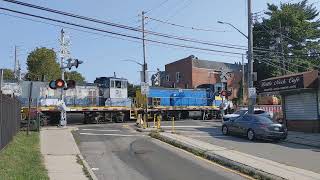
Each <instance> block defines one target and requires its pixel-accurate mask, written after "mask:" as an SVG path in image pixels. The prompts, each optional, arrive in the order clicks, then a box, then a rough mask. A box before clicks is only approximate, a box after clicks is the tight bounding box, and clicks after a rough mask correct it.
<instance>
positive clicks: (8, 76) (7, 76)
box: [3, 69, 15, 80]
mask: <svg viewBox="0 0 320 180" xmlns="http://www.w3.org/2000/svg"><path fill="white" fill-rule="evenodd" d="M14 79H15V78H14V74H13V71H12V70H11V69H3V80H14Z"/></svg>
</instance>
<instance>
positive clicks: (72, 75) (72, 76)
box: [64, 71, 85, 84]
mask: <svg viewBox="0 0 320 180" xmlns="http://www.w3.org/2000/svg"><path fill="white" fill-rule="evenodd" d="M64 76H65V79H66V80H75V81H76V82H77V83H79V84H82V83H84V82H85V78H84V77H83V76H82V75H81V74H80V73H79V72H77V71H70V72H65V74H64Z"/></svg>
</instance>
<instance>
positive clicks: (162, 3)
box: [145, 0, 169, 14]
mask: <svg viewBox="0 0 320 180" xmlns="http://www.w3.org/2000/svg"><path fill="white" fill-rule="evenodd" d="M168 1H169V0H164V1H162V2H161V3H160V4H158V5H156V6H154V7H152V8H151V9H149V10H147V11H145V13H149V14H150V12H151V11H154V10H156V9H158V8H160V7H161V6H163V5H164V4H165V3H166V2H168Z"/></svg>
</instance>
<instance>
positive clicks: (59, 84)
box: [56, 79, 65, 88]
mask: <svg viewBox="0 0 320 180" xmlns="http://www.w3.org/2000/svg"><path fill="white" fill-rule="evenodd" d="M64 85H65V82H64V80H62V79H57V80H56V88H64Z"/></svg>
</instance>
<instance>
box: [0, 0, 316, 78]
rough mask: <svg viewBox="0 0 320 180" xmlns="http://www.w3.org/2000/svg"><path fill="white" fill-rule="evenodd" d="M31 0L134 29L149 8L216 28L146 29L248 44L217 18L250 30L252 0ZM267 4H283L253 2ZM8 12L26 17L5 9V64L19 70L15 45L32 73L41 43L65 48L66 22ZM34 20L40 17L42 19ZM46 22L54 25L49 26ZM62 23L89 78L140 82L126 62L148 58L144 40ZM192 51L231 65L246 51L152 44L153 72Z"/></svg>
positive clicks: (1, 60)
mask: <svg viewBox="0 0 320 180" xmlns="http://www.w3.org/2000/svg"><path fill="white" fill-rule="evenodd" d="M21 1H25V0H21ZM289 1H290V2H299V0H283V1H282V2H289ZM25 2H28V3H32V4H36V5H40V6H45V7H50V8H53V9H57V10H61V11H66V12H70V13H74V14H78V15H82V16H87V17H92V18H96V19H100V20H104V21H108V22H113V23H118V24H122V25H127V26H132V27H140V25H141V16H140V14H141V12H142V11H146V12H147V13H146V16H147V17H150V18H155V19H159V20H163V21H168V22H170V23H174V24H179V25H183V26H185V27H195V28H199V29H209V30H210V31H200V30H193V29H190V28H181V27H176V26H171V25H168V24H163V23H160V22H157V21H153V20H150V19H148V18H147V19H146V25H145V28H146V30H149V31H155V32H160V33H165V34H170V35H175V36H181V37H188V38H193V39H199V40H204V41H210V42H216V43H217V44H235V45H242V46H247V40H246V38H245V37H244V36H242V35H241V34H240V33H239V32H237V31H235V30H234V29H232V28H231V27H229V26H227V25H223V24H219V23H217V21H225V22H229V23H231V24H233V25H234V26H236V27H237V28H238V29H239V30H241V31H242V32H243V33H245V34H247V4H246V3H247V0H135V1H132V0H126V1H124V0H105V1H101V0H90V1H89V0H86V1H85V0H82V1H79V0H55V1H49V0H28V1H25ZM309 2H310V3H313V2H317V0H309ZM267 3H274V4H276V5H279V4H280V1H279V0H252V8H253V9H252V11H253V12H260V11H263V10H265V9H266V8H267ZM315 6H316V7H317V8H318V9H320V7H319V4H318V3H317V4H315ZM0 7H6V8H11V9H15V10H19V11H23V12H28V13H32V14H37V15H41V16H46V17H51V18H55V19H60V20H64V21H69V22H74V23H79V24H83V25H87V26H90V27H95V28H100V29H104V30H108V31H113V32H119V33H123V34H129V35H133V36H138V37H141V32H134V31H128V30H125V29H119V28H116V27H110V26H106V25H101V24H97V23H92V22H87V21H83V20H78V19H74V18H69V17H65V16H61V15H56V14H52V13H48V12H43V11H40V10H35V9H30V8H26V7H21V6H18V5H14V4H11V3H7V2H3V1H2V0H0ZM8 14H9V15H14V16H19V17H25V16H22V15H17V14H14V13H10V12H6V11H3V10H0V24H1V26H0V68H11V69H12V68H13V66H14V46H17V47H18V48H17V49H18V59H19V61H20V63H21V65H22V71H23V72H26V58H27V55H28V53H30V52H31V51H32V50H34V49H35V48H36V47H47V48H54V50H55V51H56V52H59V49H60V47H59V46H60V45H59V44H60V43H59V37H60V31H61V28H62V27H61V25H62V24H59V23H54V22H48V21H45V20H40V21H42V22H34V21H30V20H26V19H21V18H17V17H12V16H8ZM28 18H29V19H33V20H38V19H36V18H30V17H28ZM38 21H39V20H38ZM43 22H46V23H51V24H45V23H43ZM52 24H54V25H52ZM62 26H65V27H64V29H65V32H66V34H67V36H68V39H69V40H70V47H69V50H70V53H71V57H73V58H77V59H79V60H82V61H84V63H83V64H81V65H80V66H79V68H78V69H77V71H79V72H80V73H82V74H83V75H84V76H85V78H86V80H87V81H88V82H93V81H94V80H95V78H96V77H101V76H113V73H114V72H115V73H116V75H117V76H118V77H124V78H127V79H128V80H129V82H131V83H134V84H139V82H140V74H139V71H140V70H141V67H140V66H139V65H138V64H135V63H133V62H129V61H124V60H129V59H130V60H135V61H138V62H143V53H142V41H141V40H134V39H129V40H130V41H128V38H123V37H119V36H114V35H108V34H105V33H101V32H96V33H99V35H97V34H92V33H87V32H83V31H79V29H80V28H76V29H77V30H75V29H69V28H68V27H71V26H68V25H62ZM82 30H85V29H82ZM86 31H88V30H86ZM91 32H93V31H91ZM119 38H121V39H119ZM146 38H149V39H154V40H158V41H163V42H169V43H178V44H184V45H188V46H194V47H201V48H207V49H211V50H219V51H229V52H236V53H244V51H243V50H237V49H229V48H222V47H215V46H208V45H202V44H196V43H190V42H183V41H178V40H172V39H166V38H160V37H156V36H152V35H150V34H147V35H146ZM190 55H195V56H196V57H198V58H199V59H205V60H212V61H220V62H227V63H234V62H240V61H241V55H234V54H225V53H217V52H212V51H201V50H194V49H187V48H181V47H172V46H167V45H161V44H155V43H151V42H146V61H147V63H148V69H149V71H150V74H152V73H154V72H155V71H156V70H157V68H159V69H160V70H164V67H165V64H168V63H170V62H173V61H176V60H179V59H182V58H185V57H187V56H190ZM58 57H59V56H58Z"/></svg>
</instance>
